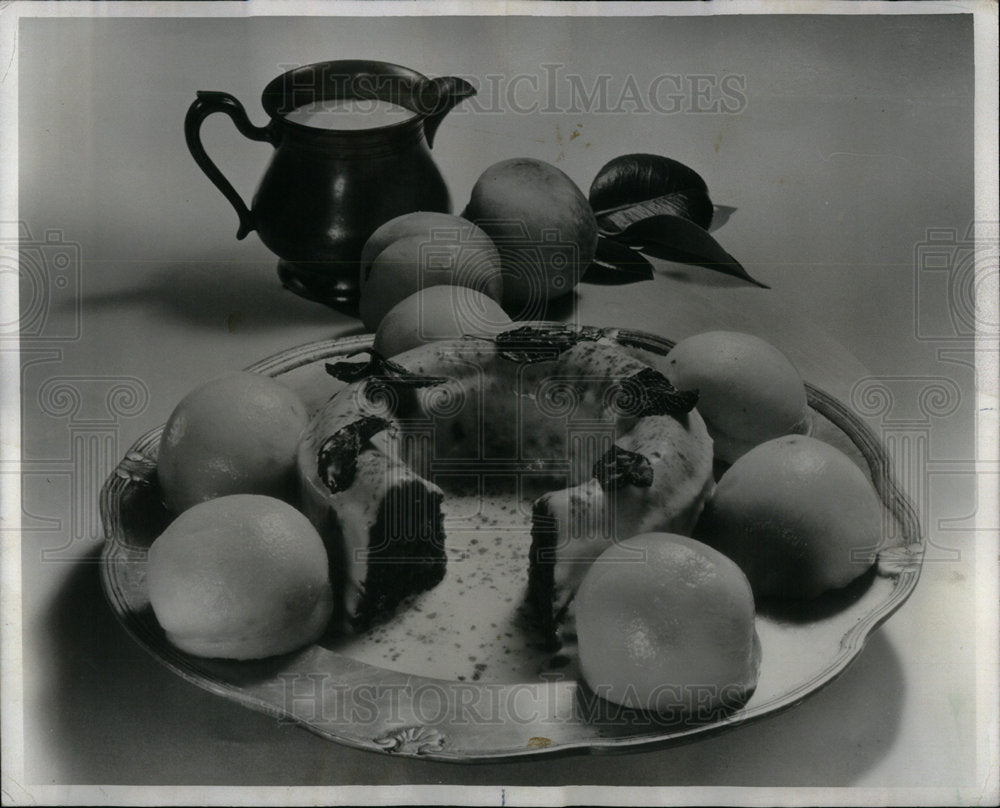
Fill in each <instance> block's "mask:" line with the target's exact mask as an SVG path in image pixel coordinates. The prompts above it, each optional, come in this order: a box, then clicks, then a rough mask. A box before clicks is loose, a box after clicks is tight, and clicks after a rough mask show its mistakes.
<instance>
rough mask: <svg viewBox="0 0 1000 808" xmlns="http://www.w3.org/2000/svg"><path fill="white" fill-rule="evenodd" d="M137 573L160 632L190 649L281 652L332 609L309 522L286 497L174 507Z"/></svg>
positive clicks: (300, 641) (234, 655)
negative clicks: (174, 514) (145, 564)
mask: <svg viewBox="0 0 1000 808" xmlns="http://www.w3.org/2000/svg"><path fill="white" fill-rule="evenodd" d="M146 582H147V586H148V591H149V600H150V604H151V605H152V607H153V612H154V614H155V615H156V619H157V620H158V621H159V623H160V625H161V626H162V627H163V630H164V631H165V632H166V635H167V639H169V640H170V642H172V643H173V644H174V645H176V646H177V647H178V648H180V649H181V650H182V651H187V652H188V653H190V654H196V655H198V656H205V657H224V658H227V659H256V658H260V657H267V656H273V655H275V654H284V653H287V652H289V651H293V650H295V649H296V648H299V647H301V646H303V645H306V644H307V643H310V642H312V641H313V640H315V639H316V638H317V637H319V635H320V634H322V632H323V630H324V629H325V628H326V625H327V623H328V622H329V620H330V615H331V614H332V611H333V593H332V589H331V586H330V573H329V564H328V561H327V555H326V550H325V549H324V547H323V541H322V539H320V537H319V534H318V533H317V532H316V529H315V528H314V527H313V526H312V523H311V522H310V521H309V520H308V519H306V517H305V516H303V515H302V514H301V513H299V512H298V511H297V510H295V509H294V508H293V507H292V506H291V505H289V504H288V503H286V502H282V501H281V500H279V499H274V498H273V497H264V496H258V495H255V494H233V495H232V496H226V497H220V498H218V499H213V500H211V501H209V502H202V503H200V504H198V505H195V506H194V507H192V508H189V509H188V510H186V511H185V512H184V513H182V514H181V515H180V516H178V517H177V518H176V519H175V520H174V521H173V522H172V523H171V524H170V525H169V526H168V527H167V529H166V530H165V531H164V532H163V533H162V534H161V535H160V536H159V537H158V538H157V539H156V541H154V542H153V544H152V546H151V547H150V548H149V565H148V569H147V574H146Z"/></svg>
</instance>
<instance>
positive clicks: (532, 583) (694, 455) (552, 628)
mask: <svg viewBox="0 0 1000 808" xmlns="http://www.w3.org/2000/svg"><path fill="white" fill-rule="evenodd" d="M714 487H715V481H714V479H713V477H712V440H711V438H710V437H709V436H708V431H707V430H706V428H705V424H704V422H703V421H702V419H701V416H699V415H698V413H697V411H692V412H690V413H688V414H686V415H682V416H676V417H675V416H669V415H663V416H650V417H646V418H643V419H641V420H640V421H639V423H637V424H636V426H635V427H634V428H633V429H632V430H631V431H630V432H629V433H627V434H626V435H625V436H623V437H622V438H620V439H619V440H618V441H617V442H616V444H615V446H614V447H613V448H612V449H611V450H609V451H608V453H607V454H606V455H604V457H602V458H601V459H600V460H598V461H597V462H596V463H595V464H594V468H593V477H592V478H591V479H590V480H588V481H586V482H584V483H582V484H580V485H576V486H572V487H570V488H565V489H562V490H560V491H552V492H549V493H547V494H544V495H542V496H541V497H539V498H538V499H537V500H535V503H534V505H533V509H532V529H531V551H530V556H529V569H528V601H529V605H530V607H531V609H532V612H533V614H534V616H535V618H536V620H537V623H538V626H539V629H540V630H541V633H542V635H543V637H544V640H545V642H546V643H547V644H548V645H550V646H552V647H558V646H559V645H560V644H561V639H560V637H561V636H570V635H572V634H573V632H574V630H575V627H574V616H573V597H574V596H575V595H576V590H577V587H579V585H580V582H581V581H582V580H583V576H584V574H585V573H586V572H587V570H588V569H589V568H590V565H591V564H592V563H593V561H594V559H595V558H597V557H598V556H599V555H600V554H601V553H602V552H604V550H606V549H607V548H608V547H609V546H611V545H612V544H614V543H615V542H616V541H619V540H624V539H627V538H629V537H630V536H634V535H637V534H640V533H648V532H652V531H665V532H670V533H680V534H686V533H690V532H691V530H692V529H693V528H694V525H695V522H696V521H697V520H698V516H699V515H700V513H701V511H702V508H703V507H704V504H705V502H706V501H707V500H708V498H709V496H710V495H711V493H712V490H713V488H714ZM636 561H637V563H641V559H636Z"/></svg>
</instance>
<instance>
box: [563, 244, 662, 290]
mask: <svg viewBox="0 0 1000 808" xmlns="http://www.w3.org/2000/svg"><path fill="white" fill-rule="evenodd" d="M652 279H653V265H652V264H651V263H649V260H648V259H647V258H646V257H645V256H644V255H643V254H642V253H640V252H639V251H638V250H635V249H633V248H631V247H629V246H628V245H627V244H622V242H620V241H615V240H614V239H610V238H604V237H603V236H602V237H599V238H598V239H597V253H596V254H595V255H594V261H593V263H592V264H591V265H590V266H589V267H587V271H586V272H584V273H583V277H582V278H580V280H581V281H582V282H583V283H600V284H608V285H611V284H625V283H635V282H636V281H651V280H652Z"/></svg>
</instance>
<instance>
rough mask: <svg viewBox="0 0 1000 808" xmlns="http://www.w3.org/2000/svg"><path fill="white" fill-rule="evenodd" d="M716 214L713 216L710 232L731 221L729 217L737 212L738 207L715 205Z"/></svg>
mask: <svg viewBox="0 0 1000 808" xmlns="http://www.w3.org/2000/svg"><path fill="white" fill-rule="evenodd" d="M714 211H715V213H714V215H713V216H712V226H711V227H709V228H708V232H709V233H714V232H715V231H716V230H718V229H719V228H720V227H722V225H724V224H725V223H726V222H728V221H729V217H730V216H732V215H733V214H734V213H736V208H733V207H730V206H729V205H715V206H714Z"/></svg>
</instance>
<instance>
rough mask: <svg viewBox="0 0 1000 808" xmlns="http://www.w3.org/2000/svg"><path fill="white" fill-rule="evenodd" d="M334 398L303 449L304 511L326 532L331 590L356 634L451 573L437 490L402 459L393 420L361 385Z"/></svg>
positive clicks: (441, 495) (304, 442)
mask: <svg viewBox="0 0 1000 808" xmlns="http://www.w3.org/2000/svg"><path fill="white" fill-rule="evenodd" d="M355 393H356V395H348V396H342V397H340V398H339V399H336V398H335V399H334V400H332V401H331V402H330V404H329V405H328V407H327V408H326V409H325V410H324V412H323V413H322V414H321V416H320V417H318V418H317V419H315V420H314V422H313V423H312V424H311V425H310V428H309V430H308V432H307V434H306V436H305V437H304V439H303V440H302V443H301V445H300V448H299V468H300V473H301V476H302V485H303V492H302V494H303V496H302V500H303V506H304V510H305V512H306V515H307V516H308V517H309V518H310V520H312V522H313V524H315V525H316V526H317V527H318V529H319V530H320V534H321V535H322V536H323V539H324V542H325V543H326V545H327V553H328V555H329V557H330V566H331V574H332V576H333V580H334V587H335V591H337V592H341V593H343V597H342V598H341V607H342V609H343V610H344V612H345V614H342V615H341V616H342V617H346V619H347V621H348V623H349V624H350V625H351V627H352V628H353V629H354V630H355V631H363V630H365V629H366V628H368V627H369V626H370V625H372V624H373V623H375V622H378V621H379V620H381V619H383V618H385V617H387V616H389V615H391V614H392V612H393V611H394V610H395V609H396V607H397V606H398V605H399V603H400V602H401V601H402V600H404V599H405V598H406V597H408V596H410V595H413V594H416V593H418V592H423V591H425V590H427V589H430V588H431V587H433V586H435V585H436V584H437V583H439V582H440V581H441V579H442V578H443V577H444V573H445V548H444V528H443V517H442V513H441V502H442V498H443V494H442V491H441V489H440V488H438V487H437V486H436V485H434V484H432V483H430V482H428V481H427V480H425V479H423V478H422V477H420V476H418V475H417V474H415V473H414V472H413V471H412V470H411V469H410V467H409V466H408V465H407V464H406V463H404V462H402V460H401V459H400V458H399V457H398V454H397V451H396V443H395V441H394V440H393V439H392V435H393V433H395V432H396V431H397V429H398V427H397V425H396V424H395V423H394V421H393V420H391V419H390V418H387V417H385V414H384V413H379V412H378V410H379V407H378V406H377V404H376V403H375V402H373V401H371V400H370V398H369V394H370V391H369V390H368V389H367V387H366V384H365V383H361V385H359V387H358V389H357V390H356V391H355Z"/></svg>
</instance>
